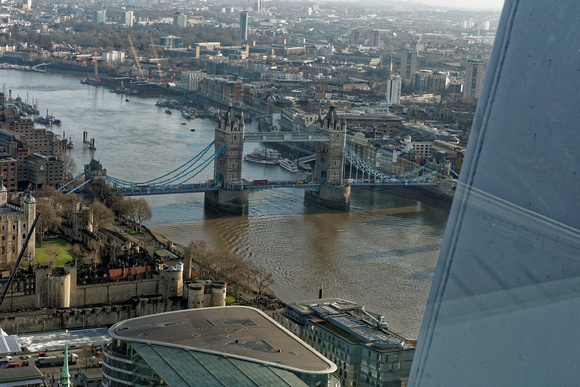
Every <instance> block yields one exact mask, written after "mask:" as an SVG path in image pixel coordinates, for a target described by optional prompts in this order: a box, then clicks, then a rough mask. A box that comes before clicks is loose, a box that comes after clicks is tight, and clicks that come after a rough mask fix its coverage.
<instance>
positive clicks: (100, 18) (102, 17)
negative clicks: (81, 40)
mask: <svg viewBox="0 0 580 387" xmlns="http://www.w3.org/2000/svg"><path fill="white" fill-rule="evenodd" d="M106 22H107V11H105V10H103V11H95V12H94V13H93V23H96V24H99V23H106Z"/></svg>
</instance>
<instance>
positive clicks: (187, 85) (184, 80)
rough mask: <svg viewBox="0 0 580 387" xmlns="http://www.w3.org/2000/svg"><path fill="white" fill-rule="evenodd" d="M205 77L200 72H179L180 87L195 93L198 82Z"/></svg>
mask: <svg viewBox="0 0 580 387" xmlns="http://www.w3.org/2000/svg"><path fill="white" fill-rule="evenodd" d="M206 76H207V74H206V73H204V72H202V71H182V72H181V87H182V88H183V89H186V90H189V91H197V89H198V87H199V82H201V81H202V80H203V79H204V78H205V77H206Z"/></svg>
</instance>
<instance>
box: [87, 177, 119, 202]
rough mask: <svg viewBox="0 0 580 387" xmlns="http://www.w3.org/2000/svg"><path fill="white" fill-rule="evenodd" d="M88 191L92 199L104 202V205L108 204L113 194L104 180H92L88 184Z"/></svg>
mask: <svg viewBox="0 0 580 387" xmlns="http://www.w3.org/2000/svg"><path fill="white" fill-rule="evenodd" d="M90 192H91V196H92V198H93V199H95V200H97V201H99V202H101V203H104V204H106V205H110V204H111V201H112V200H113V199H112V198H113V197H114V196H115V193H114V192H113V190H112V189H111V187H109V186H108V185H107V183H105V182H96V183H95V182H94V181H93V182H92V183H91V184H90Z"/></svg>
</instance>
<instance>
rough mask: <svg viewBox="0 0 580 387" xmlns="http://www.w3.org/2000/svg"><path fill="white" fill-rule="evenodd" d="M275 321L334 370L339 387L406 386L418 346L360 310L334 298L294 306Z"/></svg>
mask: <svg viewBox="0 0 580 387" xmlns="http://www.w3.org/2000/svg"><path fill="white" fill-rule="evenodd" d="M278 321H279V322H280V323H281V324H282V325H283V326H284V327H286V328H287V329H288V330H290V331H291V332H292V333H294V334H295V335H297V336H298V337H300V338H302V340H304V341H305V342H306V343H308V344H310V345H312V347H314V349H316V350H317V351H319V352H320V353H321V354H322V355H324V356H326V357H327V358H329V359H330V360H332V361H333V362H334V363H335V364H336V366H337V367H338V369H337V371H336V373H335V375H336V376H337V377H338V378H339V379H340V382H341V386H346V387H348V386H352V387H354V386H380V387H400V386H405V385H406V381H407V379H408V377H409V371H410V369H411V362H412V360H413V355H414V353H415V345H416V342H415V341H414V340H408V339H405V338H403V337H402V336H401V335H399V334H397V333H394V332H392V331H390V330H388V328H387V324H386V323H385V322H384V321H383V316H378V315H372V314H370V313H368V312H366V311H365V310H364V307H363V306H362V305H360V304H357V303H354V302H351V301H346V300H342V299H338V298H329V299H321V300H315V301H304V302H293V303H289V304H287V305H286V308H284V309H281V310H280V311H279V312H278Z"/></svg>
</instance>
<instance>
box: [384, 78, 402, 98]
mask: <svg viewBox="0 0 580 387" xmlns="http://www.w3.org/2000/svg"><path fill="white" fill-rule="evenodd" d="M386 94H387V98H386V99H387V105H397V104H398V103H399V98H401V77H398V76H395V75H393V74H391V75H389V79H387V93H386Z"/></svg>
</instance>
